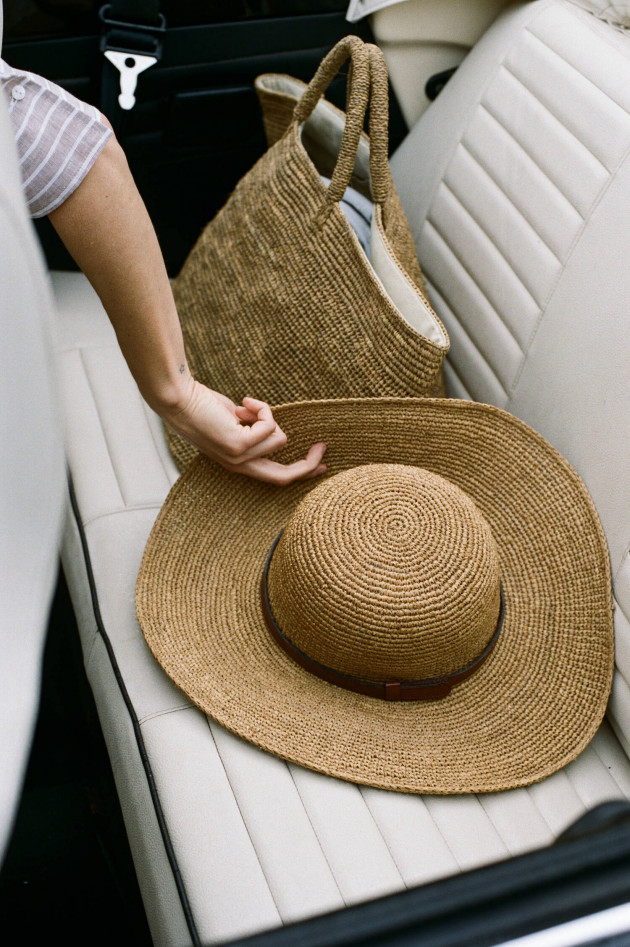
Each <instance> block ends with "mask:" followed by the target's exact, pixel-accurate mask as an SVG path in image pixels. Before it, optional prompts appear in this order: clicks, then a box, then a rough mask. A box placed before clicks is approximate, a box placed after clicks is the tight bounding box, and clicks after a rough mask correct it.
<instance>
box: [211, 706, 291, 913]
mask: <svg viewBox="0 0 630 947" xmlns="http://www.w3.org/2000/svg"><path fill="white" fill-rule="evenodd" d="M204 716H205V718H206V725H207V727H208V730H209V732H210V737H211V739H212V742H213V743H214V746H215V749H216V751H217V756H218V758H219V760H220V762H221V766H222V767H223V772H224V773H225V778H226V779H227V782H228V786H229V787H230V790H231V791H232V797H233V799H234V802H235V805H236V808H237V809H238V812H239V815H240V817H241V820H242V822H243V828H244V829H245V831H246V832H247V837H248V838H249V841H250V843H251V846H252V851H253V852H254V855H255V856H256V861H257V862H258V865H259V866H260V871H261V873H262V876H263V878H264V879H265V884H266V885H267V889H268V891H269V895H270V897H271V900H272V901H273V904H274V907H275V909H276V911H277V912H278V917H279V919H280V923H281V924H282V925H283V926H284V918H283V917H282V913H281V911H280V908H279V907H278V903H277V901H276V898H275V895H274V893H273V890H272V888H271V885H270V884H269V879H268V878H267V873H266V871H265V869H264V867H263V863H262V862H261V860H260V855H259V854H258V849H257V848H256V845H255V843H254V839H253V838H252V834H251V832H250V830H249V825H248V824H247V819H246V818H245V815H244V813H243V810H242V809H241V804H240V802H239V800H238V796H237V795H236V793H235V792H234V786H233V785H232V780H231V778H230V774H229V772H228V769H227V766H226V765H225V761H224V759H223V756H222V755H221V750H220V749H219V745H218V743H217V741H216V739H215V736H214V733H213V730H212V724H211V722H210V718H209V717H208V715H207V714H204Z"/></svg>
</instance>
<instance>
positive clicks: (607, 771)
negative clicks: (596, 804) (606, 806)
mask: <svg viewBox="0 0 630 947" xmlns="http://www.w3.org/2000/svg"><path fill="white" fill-rule="evenodd" d="M612 737H613V739H615V740H617V737H616V736H615V734H614V733H613V734H612ZM617 742H619V741H618V740H617ZM590 746H591V748H592V750H593V752H594V754H595V756H596V757H597V759H598V760H599V762H600V763H601V764H602V766H603V767H604V769H605V770H606V773H607V774H608V775H609V776H610V778H611V779H612V781H613V782H614V784H615V786H616V787H617V789H618V790H619V792H620V793H621V795H622V796H623V797H624V799H627V798H628V796H627V794H626V792H625V791H624V789H623V787H622V786H621V785H620V784H619V782H618V781H617V779H616V778H615V775H614V773H613V771H612V767H611V768H610V769H609V768H608V765H607V764H606V762H605V761H604V759H603V757H602V756H601V754H600V752H599V750H598V749H597V747H596V746H594V744H593V743H591V744H590ZM622 749H623V748H622Z"/></svg>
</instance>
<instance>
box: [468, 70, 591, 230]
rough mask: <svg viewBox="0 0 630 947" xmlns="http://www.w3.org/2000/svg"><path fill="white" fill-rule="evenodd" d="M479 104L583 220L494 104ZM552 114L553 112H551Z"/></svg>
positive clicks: (581, 216) (579, 212)
mask: <svg viewBox="0 0 630 947" xmlns="http://www.w3.org/2000/svg"><path fill="white" fill-rule="evenodd" d="M514 78H516V76H515V77H514ZM517 81H518V79H517ZM479 105H480V107H481V108H482V109H484V111H486V112H487V113H488V115H490V117H491V118H493V119H494V121H495V122H496V123H497V125H499V127H500V128H502V129H503V131H504V132H505V134H506V135H509V136H510V138H511V139H512V141H514V142H515V143H516V145H517V146H518V147H519V148H521V149H522V151H523V152H524V154H526V155H527V157H528V158H529V159H530V160H531V161H532V162H533V164H534V165H535V166H536V167H537V168H538V170H539V171H540V173H541V174H544V176H545V177H546V179H547V180H548V181H549V183H550V184H551V185H552V186H553V187H555V189H556V190H557V192H558V193H559V194H560V195H561V196H562V197H563V198H564V199H565V201H566V202H567V204H569V205H570V206H571V207H572V208H573V210H574V211H575V213H576V214H578V216H579V217H580V219H581V220H583V219H584V215H583V214H582V213H581V211H580V209H579V207H576V206H575V204H574V203H573V201H572V200H571V198H570V197H569V196H568V195H567V194H565V192H564V191H563V190H562V188H561V187H560V185H559V184H558V183H557V181H554V180H553V178H551V177H549V174H548V173H547V171H545V169H544V168H543V167H542V166H541V165H540V164H539V162H538V161H537V159H536V158H535V157H534V155H533V154H532V152H531V151H530V150H529V148H528V147H527V145H526V143H525V142H524V141H522V140H521V139H520V138H518V137H517V136H516V134H515V133H514V132H513V131H512V130H511V129H510V128H508V127H507V125H505V124H504V123H503V122H502V121H501V119H500V118H499V116H498V115H497V113H496V112H494V111H493V109H492V106H491V105H490V103H489V102H487V101H483V102H480V103H479ZM543 108H544V106H543ZM550 114H551V113H550Z"/></svg>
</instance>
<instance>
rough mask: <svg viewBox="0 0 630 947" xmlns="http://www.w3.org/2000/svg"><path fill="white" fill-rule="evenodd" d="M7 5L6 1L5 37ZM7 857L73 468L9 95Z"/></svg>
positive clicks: (4, 484)
mask: <svg viewBox="0 0 630 947" xmlns="http://www.w3.org/2000/svg"><path fill="white" fill-rule="evenodd" d="M1 36H2V7H1V5H0V40H1ZM0 168H1V169H2V173H1V174H0V287H2V292H1V293H0V326H1V327H2V346H1V347H0V405H1V411H0V444H1V445H2V446H1V450H2V475H1V478H0V507H1V509H2V530H1V539H0V568H1V574H2V583H1V586H0V588H1V590H2V591H1V592H0V652H1V654H2V661H1V662H0V760H2V779H1V780H0V863H1V862H2V859H3V856H4V852H5V848H6V844H7V842H8V840H9V836H10V832H11V829H12V826H13V819H14V816H15V812H16V807H17V804H18V802H19V799H20V794H21V789H22V780H23V777H24V771H25V767H26V764H27V762H28V757H29V753H30V749H31V742H32V737H33V732H34V727H35V720H36V716H37V710H38V707H39V691H40V675H41V658H42V651H43V645H44V640H45V636H46V629H47V617H48V611H49V608H50V600H51V597H52V592H53V590H54V586H55V580H56V575H57V567H58V555H57V547H58V543H59V538H60V533H61V526H62V514H63V508H64V498H65V492H66V488H65V470H64V463H63V452H62V442H61V428H60V424H59V412H58V406H57V402H56V393H55V386H54V369H53V363H52V355H51V344H50V327H51V321H52V305H51V296H50V290H49V287H48V285H47V280H46V273H45V270H44V264H43V260H42V257H41V254H40V252H39V248H38V246H37V243H36V240H35V236H34V233H33V231H32V227H31V223H30V221H29V220H28V216H27V213H26V206H25V203H24V199H23V197H22V193H21V184H20V176H19V169H18V164H17V155H16V150H15V139H14V136H13V130H12V128H11V124H10V120H9V114H8V109H7V107H6V102H5V100H4V98H0Z"/></svg>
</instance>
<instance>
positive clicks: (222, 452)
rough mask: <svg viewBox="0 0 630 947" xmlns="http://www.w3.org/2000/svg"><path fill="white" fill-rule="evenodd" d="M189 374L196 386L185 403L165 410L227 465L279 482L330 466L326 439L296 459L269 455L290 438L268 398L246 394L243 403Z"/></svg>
mask: <svg viewBox="0 0 630 947" xmlns="http://www.w3.org/2000/svg"><path fill="white" fill-rule="evenodd" d="M189 379H190V389H189V391H188V392H187V396H186V398H185V399H184V400H183V402H182V403H181V406H178V407H177V408H174V409H171V410H169V411H165V412H163V413H162V416H163V418H164V420H165V421H166V422H167V423H168V424H169V425H170V426H171V427H172V428H174V430H175V431H177V433H178V434H181V435H182V436H183V437H185V438H186V439H187V440H189V441H191V442H192V443H193V444H194V445H195V447H197V448H198V449H199V450H200V451H201V452H202V453H204V454H207V456H208V457H211V458H212V459H213V460H216V461H217V462H218V463H219V464H221V466H222V467H225V468H226V470H230V471H232V472H233V473H241V474H245V475H246V476H249V477H253V478H255V479H256V480H264V481H266V482H267V483H275V484H278V485H286V484H289V483H293V481H294V480H309V479H311V478H312V477H318V476H319V475H320V474H322V473H324V472H325V470H326V466H325V465H324V464H323V463H322V457H323V456H324V451H325V450H326V445H325V444H324V443H318V444H313V446H312V447H311V448H310V450H309V452H308V454H307V455H306V457H305V458H303V460H298V461H295V463H292V464H279V463H277V462H276V461H273V460H270V459H269V457H268V456H266V455H268V454H272V453H274V452H275V451H278V450H280V449H281V448H282V447H284V445H285V444H286V442H287V438H286V434H284V432H283V431H282V430H280V428H279V427H278V425H277V424H276V422H275V421H274V418H273V415H272V413H271V408H270V407H269V405H268V404H266V403H265V402H264V401H257V400H256V399H255V398H243V404H242V405H236V404H234V403H233V402H232V401H230V399H229V398H226V397H225V396H224V395H222V394H219V392H217V391H212V390H211V389H210V388H206V387H205V386H204V385H202V384H200V383H199V382H197V381H195V380H194V379H192V378H191V377H190V376H189Z"/></svg>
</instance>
